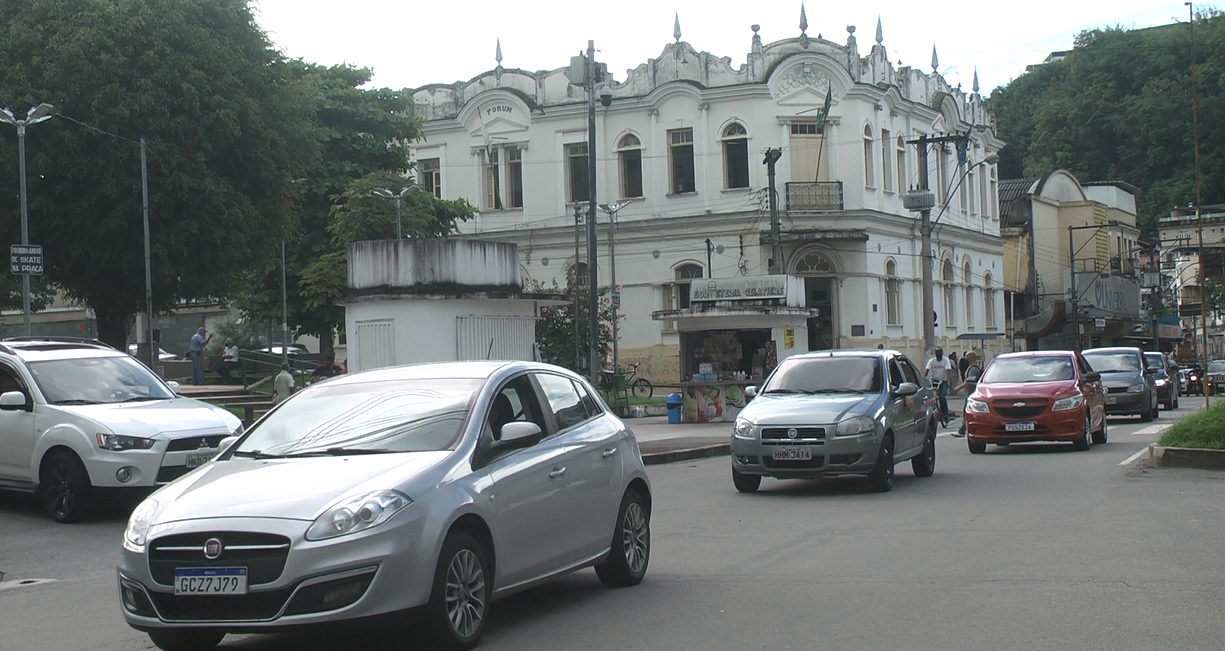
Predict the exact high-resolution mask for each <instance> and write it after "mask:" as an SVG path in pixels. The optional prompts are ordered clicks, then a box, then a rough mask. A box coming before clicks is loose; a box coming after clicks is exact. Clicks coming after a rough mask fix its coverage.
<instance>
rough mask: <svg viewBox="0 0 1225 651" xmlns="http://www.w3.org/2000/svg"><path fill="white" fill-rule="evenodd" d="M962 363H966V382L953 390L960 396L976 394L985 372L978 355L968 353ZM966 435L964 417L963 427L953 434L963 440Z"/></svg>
mask: <svg viewBox="0 0 1225 651" xmlns="http://www.w3.org/2000/svg"><path fill="white" fill-rule="evenodd" d="M961 361H963V362H965V364H966V370H965V375H964V377H965V380H963V381H962V383H961V384H959V385H957V388H955V389H953V391H955V392H957V393H958V394H961V393H962V392H965V395H967V396H968V395H970V394H971V393H974V390H975V389H977V388H978V378H979V377H980V376H981V375H982V374H983V371H982V368H981V367H980V366H979V365H978V355H977V354H975V353H974V351H972V350H971V351H969V352H967V353H966V354H965V356H964V357H962V358H961ZM965 435H966V420H965V418H964V417H962V419H961V427H960V428H958V429H957V432H956V433H955V434H953V436H956V437H958V438H961V437H963V436H965Z"/></svg>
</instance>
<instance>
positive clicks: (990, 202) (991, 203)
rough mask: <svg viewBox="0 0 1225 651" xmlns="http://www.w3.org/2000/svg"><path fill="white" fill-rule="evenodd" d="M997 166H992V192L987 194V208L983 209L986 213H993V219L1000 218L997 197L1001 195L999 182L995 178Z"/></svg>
mask: <svg viewBox="0 0 1225 651" xmlns="http://www.w3.org/2000/svg"><path fill="white" fill-rule="evenodd" d="M995 174H996V171H995V166H994V165H992V166H991V194H990V195H988V196H987V208H986V210H984V211H983V214H984V215H987V214H989V215H991V218H992V219H998V218H999V213H998V212H997V211H996V204H995V199H996V197H997V196H999V182H998V181H997V180H996V178H995Z"/></svg>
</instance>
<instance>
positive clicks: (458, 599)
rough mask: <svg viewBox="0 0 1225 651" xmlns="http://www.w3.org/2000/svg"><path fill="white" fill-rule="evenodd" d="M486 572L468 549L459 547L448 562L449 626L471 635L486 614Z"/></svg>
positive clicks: (458, 633) (477, 628)
mask: <svg viewBox="0 0 1225 651" xmlns="http://www.w3.org/2000/svg"><path fill="white" fill-rule="evenodd" d="M485 599H486V597H485V572H484V570H483V569H482V568H481V562H480V560H479V559H478V558H477V557H476V554H474V553H472V550H470V549H460V550H459V551H458V552H457V553H456V554H455V556H454V557H452V558H451V563H450V565H448V566H447V585H446V606H447V617H448V618H449V619H450V621H451V628H452V629H454V631H455V633H456V634H457V635H459V636H460V637H465V638H467V637H472V636H473V635H474V634H475V633H476V632H477V631H478V630H480V626H481V620H483V619H484V617H485Z"/></svg>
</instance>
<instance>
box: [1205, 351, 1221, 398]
mask: <svg viewBox="0 0 1225 651" xmlns="http://www.w3.org/2000/svg"><path fill="white" fill-rule="evenodd" d="M1200 379H1201V380H1204V379H1207V380H1208V393H1210V394H1212V395H1214V396H1215V395H1217V394H1219V393H1221V392H1222V391H1225V359H1216V360H1213V361H1211V362H1208V368H1207V369H1205V371H1204V375H1203V377H1201V378H1200Z"/></svg>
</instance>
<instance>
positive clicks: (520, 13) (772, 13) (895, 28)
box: [254, 0, 1209, 95]
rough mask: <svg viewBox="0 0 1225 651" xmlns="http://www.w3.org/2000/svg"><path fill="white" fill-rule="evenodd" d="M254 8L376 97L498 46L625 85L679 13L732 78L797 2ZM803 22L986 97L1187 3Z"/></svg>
mask: <svg viewBox="0 0 1225 651" xmlns="http://www.w3.org/2000/svg"><path fill="white" fill-rule="evenodd" d="M1197 6H1203V7H1207V6H1209V5H1208V4H1203V5H1197ZM254 7H255V11H256V16H257V19H258V20H259V22H260V24H261V25H262V26H263V27H264V29H265V30H267V32H268V35H269V37H270V38H271V39H272V41H273V42H274V43H276V44H277V45H278V46H279V47H280V48H281V49H282V50H283V51H284V52H285V53H286V54H287V55H288V56H291V57H295V58H297V57H300V58H303V59H306V60H307V61H311V62H313V63H319V64H325V65H331V64H337V63H350V64H355V65H358V66H363V67H368V68H371V69H373V70H374V81H373V85H374V86H380V87H383V86H385V87H390V88H397V89H398V88H416V87H419V86H423V85H425V84H431V83H452V82H455V81H461V80H463V81H466V80H468V79H471V78H472V77H475V76H477V75H478V74H480V73H482V72H485V71H487V70H490V69H492V68H493V67H494V66H495V65H496V63H495V61H494V53H495V44H496V42H497V40H498V39H499V38H500V39H501V42H502V57H503V60H502V65H503V66H505V67H507V68H521V69H524V70H546V69H549V70H551V69H554V68H561V67H564V66H566V65H568V64H569V60H570V59H569V58H570V56H571V55H574V54H576V53H578V52H579V51H580V50H584V49H586V47H587V40H588V39H594V40H595V45H596V49H597V50H599V53H598V54H597V56H596V58H597V60H599V61H603V62H605V63H607V64H608V68H609V70H610V71H611V72H612V73H613V75H614V77H615V78H616V79H617V80H618V81H624V80H625V77H626V70H627V69H630V68H635V67H637V66H638V65H639V64H642V63H646V61H647V59H649V58H657V57H658V56H659V54H660V52H661V51H662V50H663V47H664V45H665V44H667V43H669V42H671V41H672V28H673V21H674V16H676V15H679V16H680V25H681V34H682V36H681V39H682V40H684V41H686V42H688V43H689V44H690V45H692V46H693V47H694V48H696V49H697V50H698V51H707V52H710V53H711V54H714V55H717V56H725V57H731V60H732V67H733V68H739V66H740V65H742V64H743V63H744V62H745V55H746V54H747V53H748V51H749V46H750V42H751V38H752V35H753V33H752V31H751V30H750V26H751V25H753V24H759V25H761V32H760V33H761V37H762V40H763V41H764V42H765V43H770V42H772V41H776V40H779V39H784V38H793V37H796V36H799V33H800V29H799V22H800V3H799V2H798V1H795V2H792V1H790V0H786V1H779V0H765V1H762V2H759V3H741V2H736V3H733V2H726V1H724V2H717V1H711V0H673V2H671V3H668V2H659V1H658V0H617V1H616V2H558V1H554V0H527V1H522V0H520V1H518V2H516V1H512V0H500V1H497V2H494V1H491V0H468V1H467V2H454V1H447V0H439V1H433V2H429V1H424V0H348V1H347V2H336V0H255V2H254ZM806 12H807V16H808V35H809V36H810V37H816V36H817V35H818V34H820V35H822V36H824V37H825V38H826V39H828V40H831V41H834V42H837V43H845V42H846V37H847V31H846V28H847V26H848V25H854V26H856V28H857V30H856V32H855V37H856V39H857V40H858V41H859V53H860V56H866V55H867V53H868V51H869V50H870V49H871V46H872V44H873V41H874V39H875V33H876V20H877V17H878V16H879V17H880V20H881V22H882V25H883V28H884V30H883V31H884V37H885V38H884V45H885V47H886V48H887V49H888V51H889V58H890V60H892V61H893V63H894V64H895V65H896V64H897V62H898V61H899V60H900V61H901V62H902V64H903V65H908V66H912V67H916V68H920V69H922V70H924V71H925V72H930V70H931V68H930V61H931V51H932V45H933V44H934V45H935V46H936V50H937V52H938V55H939V60H940V72H941V73H942V74H944V75H945V78H946V79H947V80H948V82H949V83H950V84H953V85H957V84H958V83H959V82H960V83H961V84H962V86H963V87H964V89H965V90H966V91H969V90H970V82H971V79H972V78H973V75H974V69H975V67H977V69H978V76H979V83H980V85H981V87H982V92H983V94H984V95H987V94H989V91H990V90H991V89H993V88H995V87H996V86H1000V85H1003V84H1006V83H1008V81H1009V80H1010V79H1013V78H1015V77H1016V76H1017V75H1019V74H1021V73H1022V72H1023V71H1024V70H1025V66H1026V65H1028V64H1031V63H1038V62H1040V61H1042V59H1044V58H1045V57H1046V55H1047V54H1049V53H1050V52H1052V51H1056V50H1066V49H1070V48H1071V47H1072V39H1073V37H1074V36H1075V35H1076V33H1077V32H1080V31H1082V30H1086V29H1092V28H1095V27H1105V26H1121V27H1125V28H1129V29H1130V28H1135V27H1150V26H1153V25H1164V24H1168V23H1172V22H1175V21H1182V22H1185V21H1186V20H1187V7H1186V6H1184V5H1183V3H1181V2H1153V1H1152V0H1028V1H1026V2H981V3H940V2H935V3H931V2H914V1H913V0H879V1H878V2H875V3H869V2H856V3H852V2H831V1H830V0H820V1H813V2H808V3H807V4H806Z"/></svg>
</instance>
